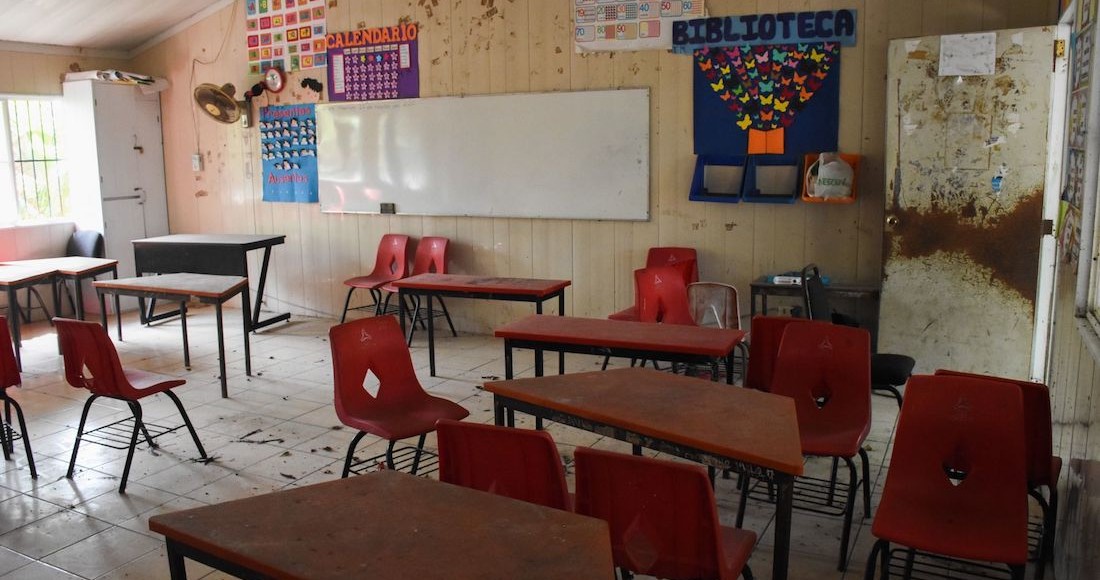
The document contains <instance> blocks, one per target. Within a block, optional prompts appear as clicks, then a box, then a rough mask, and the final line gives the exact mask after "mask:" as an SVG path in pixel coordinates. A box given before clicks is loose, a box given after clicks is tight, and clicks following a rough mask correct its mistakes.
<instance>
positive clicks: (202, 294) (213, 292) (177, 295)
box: [92, 273, 252, 398]
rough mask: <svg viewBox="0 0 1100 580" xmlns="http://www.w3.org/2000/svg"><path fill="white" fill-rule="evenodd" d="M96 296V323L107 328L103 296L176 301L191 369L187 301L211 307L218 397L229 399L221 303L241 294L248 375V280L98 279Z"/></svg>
mask: <svg viewBox="0 0 1100 580" xmlns="http://www.w3.org/2000/svg"><path fill="white" fill-rule="evenodd" d="M92 285H93V286H95V289H96V293H98V294H99V311H100V320H101V322H102V323H103V328H104V329H107V309H106V308H105V306H106V304H105V300H106V295H107V294H112V295H114V296H115V297H116V299H117V298H118V296H136V297H138V298H140V299H145V298H150V299H153V300H156V299H157V298H160V299H162V300H171V301H173V302H178V303H179V305H180V307H179V313H180V327H181V329H182V332H183V364H184V366H186V367H188V368H190V367H191V349H190V347H189V345H188V342H187V301H188V300H191V299H192V298H194V299H197V300H198V301H199V302H202V303H204V304H213V305H214V313H215V315H216V317H217V327H218V368H219V370H220V371H221V377H220V378H221V387H222V398H227V397H229V391H228V388H227V387H226V377H225V331H224V328H223V323H222V304H224V303H225V302H226V301H228V300H229V299H231V298H233V297H234V296H236V295H238V294H240V295H241V314H242V318H243V320H244V332H243V333H242V334H243V335H244V336H243V340H244V368H245V374H247V375H248V376H252V353H251V348H250V345H249V340H248V333H249V331H250V330H251V323H252V319H251V318H250V317H249V315H248V278H245V277H243V276H214V275H211V274H189V273H177V274H162V275H160V276H138V277H136V278H120V279H117V280H98V281H95V282H93V283H92ZM115 318H116V320H117V322H118V339H119V340H122V314H121V313H116V315H115Z"/></svg>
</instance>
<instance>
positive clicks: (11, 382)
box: [0, 316, 23, 428]
mask: <svg viewBox="0 0 1100 580" xmlns="http://www.w3.org/2000/svg"><path fill="white" fill-rule="evenodd" d="M0 343H3V344H0V392H3V391H4V390H5V389H7V388H8V387H18V386H19V385H21V384H22V383H23V379H21V378H20V377H19V363H18V362H16V360H15V347H14V346H12V343H11V333H10V332H8V319H7V317H6V316H0ZM0 428H2V427H0Z"/></svg>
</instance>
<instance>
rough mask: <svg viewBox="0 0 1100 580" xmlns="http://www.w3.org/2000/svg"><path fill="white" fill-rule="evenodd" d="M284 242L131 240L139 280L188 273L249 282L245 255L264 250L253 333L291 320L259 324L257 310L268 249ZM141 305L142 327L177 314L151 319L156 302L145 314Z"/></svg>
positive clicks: (274, 238)
mask: <svg viewBox="0 0 1100 580" xmlns="http://www.w3.org/2000/svg"><path fill="white" fill-rule="evenodd" d="M284 242H286V236H285V235H283V234H172V235H168V236H157V237H155V238H145V239H141V240H133V244H134V262H135V268H136V270H137V275H138V276H140V275H142V274H174V273H178V272H191V273H194V274H215V275H219V276H244V277H245V278H248V277H249V275H248V260H247V259H246V256H247V254H248V252H251V251H252V250H259V249H263V251H264V257H263V265H262V266H261V267H260V279H259V284H258V286H257V288H256V301H255V305H254V310H253V311H252V320H251V325H252V329H253V330H259V329H261V328H264V327H265V326H270V325H272V324H275V323H277V322H281V321H283V320H288V319H289V318H290V313H289V312H284V313H282V314H278V315H276V316H272V317H270V318H268V319H267V320H260V306H261V304H262V303H263V300H264V284H265V283H266V282H267V266H268V263H269V262H270V260H271V247H272V246H277V245H279V244H282V243H284ZM140 302H141V322H142V323H143V324H144V323H147V322H149V321H152V320H159V319H161V318H167V317H170V316H175V315H176V314H177V312H175V311H172V312H165V313H161V314H158V315H155V316H154V315H152V311H153V306H155V301H154V303H153V304H151V305H150V307H149V311H148V313H146V310H145V300H144V299H141V300H140Z"/></svg>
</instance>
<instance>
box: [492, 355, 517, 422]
mask: <svg viewBox="0 0 1100 580" xmlns="http://www.w3.org/2000/svg"><path fill="white" fill-rule="evenodd" d="M512 369H513V367H512V341H510V340H508V339H507V338H506V339H504V378H505V379H507V380H509V381H510V380H512V378H513V377H514V376H515V374H514V373H513V372H512ZM493 401H494V404H495V401H496V395H493ZM494 412H496V411H495V409H494ZM501 412H502V413H503V412H504V409H503V407H501ZM503 424H504V423H500V422H498V423H497V425H503ZM507 424H508V425H515V424H516V413H515V411H513V410H511V409H508V422H507Z"/></svg>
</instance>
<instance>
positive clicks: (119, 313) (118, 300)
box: [99, 266, 122, 340]
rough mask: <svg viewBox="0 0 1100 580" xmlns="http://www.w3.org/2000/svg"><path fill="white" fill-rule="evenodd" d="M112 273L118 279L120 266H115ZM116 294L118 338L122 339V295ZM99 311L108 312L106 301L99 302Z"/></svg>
mask: <svg viewBox="0 0 1100 580" xmlns="http://www.w3.org/2000/svg"><path fill="white" fill-rule="evenodd" d="M111 275H112V276H114V277H115V280H118V267H117V266H116V267H115V268H113V269H111ZM114 296H115V321H116V323H117V324H118V339H119V340H122V297H121V296H119V295H118V294H115V295H114ZM99 311H100V312H103V313H106V312H107V309H106V308H104V303H103V301H102V300H100V302H99ZM103 330H107V327H106V324H104V327H103Z"/></svg>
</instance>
